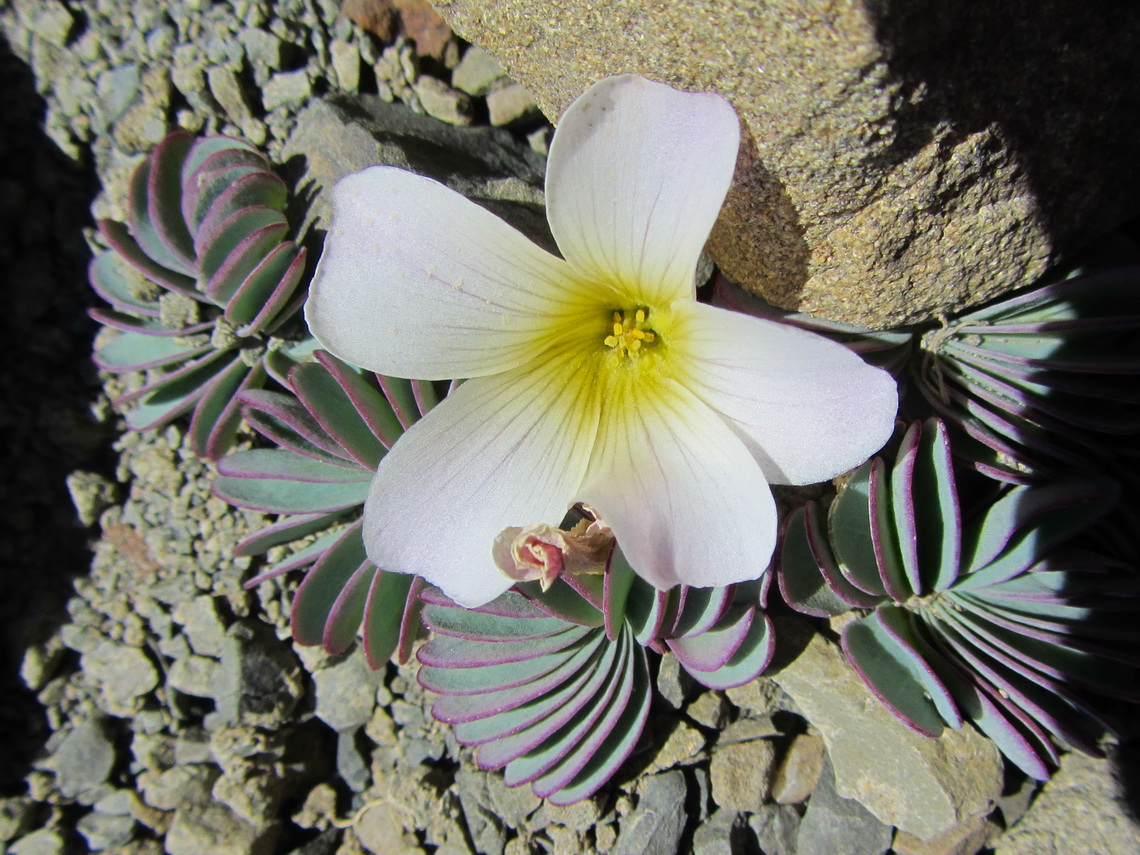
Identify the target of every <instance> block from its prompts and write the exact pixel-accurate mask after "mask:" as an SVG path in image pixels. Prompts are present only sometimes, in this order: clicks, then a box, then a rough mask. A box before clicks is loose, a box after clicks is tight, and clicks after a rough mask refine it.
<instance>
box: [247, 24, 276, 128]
mask: <svg viewBox="0 0 1140 855" xmlns="http://www.w3.org/2000/svg"><path fill="white" fill-rule="evenodd" d="M237 40H238V42H239V43H240V44H241V46H242V47H243V48H245V56H246V59H248V60H249V64H250V65H252V66H253V71H254V75H255V76H256V77H257V78H258V82H260V83H263V84H264V81H265V80H266V79H267V78H268V76H269V74H270V73H271V72H274V71H277V70H278V69H280V68H281V67H282V66H283V65H284V64H285V50H286V46H287V43H286V42H285V41H284V40H283V39H280V38H278V37H277V36H275V35H273V33H268V32H266V31H265V30H262V29H259V28H257V27H246V28H245V29H243V30H242V31H241V32H239V33H238V36H237ZM266 109H269V108H266Z"/></svg>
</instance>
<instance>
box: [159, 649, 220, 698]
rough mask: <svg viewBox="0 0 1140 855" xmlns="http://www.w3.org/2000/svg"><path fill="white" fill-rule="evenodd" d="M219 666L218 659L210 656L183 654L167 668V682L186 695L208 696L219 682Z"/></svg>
mask: <svg viewBox="0 0 1140 855" xmlns="http://www.w3.org/2000/svg"><path fill="white" fill-rule="evenodd" d="M219 667H220V666H219V664H218V660H216V659H210V658H209V657H208V656H193V655H190V656H183V657H182V658H181V659H176V660H175V661H174V662H173V663H171V665H170V668H169V669H167V672H166V682H167V684H168V685H169V686H170V687H171V688H173V689H177V690H178V691H180V692H182V694H184V695H193V696H194V697H197V698H208V697H211V694H210V693H211V692H212V691H213V690H214V686H215V685H216V683H217V679H218V668H219Z"/></svg>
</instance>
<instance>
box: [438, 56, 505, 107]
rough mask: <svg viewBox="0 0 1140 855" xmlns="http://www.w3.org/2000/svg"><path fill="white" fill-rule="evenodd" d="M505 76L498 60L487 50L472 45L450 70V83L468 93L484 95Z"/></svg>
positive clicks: (478, 95) (477, 95)
mask: <svg viewBox="0 0 1140 855" xmlns="http://www.w3.org/2000/svg"><path fill="white" fill-rule="evenodd" d="M506 76H507V73H506V72H505V71H503V67H502V66H501V65H499V61H498V60H497V59H495V58H494V57H493V56H491V54H489V53H487V51H485V50H483V49H482V48H480V47H475V46H474V45H472V46H471V47H469V48H467V51H466V53H464V54H463V59H461V60H459V65H457V66H455V71H453V72H451V85H452V86H454V87H455V88H456V89H459V90H460V91H462V92H466V93H467V94H468V95H474V96H476V97H480V96H482V95H486V94H487V93H488V92H490V91H491V89H493V88H494V87H495V84H497V83H499V82H500V81H502V80H503V79H504V78H505V77H506Z"/></svg>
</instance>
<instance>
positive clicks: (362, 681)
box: [313, 649, 383, 731]
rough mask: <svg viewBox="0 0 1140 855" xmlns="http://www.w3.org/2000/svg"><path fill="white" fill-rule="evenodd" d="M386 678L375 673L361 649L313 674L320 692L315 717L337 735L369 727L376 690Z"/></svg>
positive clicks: (377, 672)
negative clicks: (340, 732) (339, 732)
mask: <svg viewBox="0 0 1140 855" xmlns="http://www.w3.org/2000/svg"><path fill="white" fill-rule="evenodd" d="M381 682H383V674H382V673H381V672H379V671H373V670H372V669H371V668H369V667H368V663H366V662H365V661H364V656H363V654H362V653H361V651H360V650H359V649H357V650H354V651H353V652H352V653H351V654H350V655H349V656H347V657H345V658H344V659H343V660H341V661H340V662H338V663H337V664H336V665H333V666H331V667H328V668H322V669H321V670H319V671H317V672H316V673H315V674H313V683H314V684H315V686H316V691H317V708H316V715H317V718H319V719H320V720H321V721H323V722H324V723H325V724H327V725H328V726H329V727H331V728H332V729H333V730H336V731H344V730H356V729H358V728H360V727H363V726H364V725H366V724H368V721H369V720H370V719H371V718H372V708H373V707H374V706H375V705H376V686H377V684H379V683H381Z"/></svg>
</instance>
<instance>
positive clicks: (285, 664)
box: [211, 620, 304, 728]
mask: <svg viewBox="0 0 1140 855" xmlns="http://www.w3.org/2000/svg"><path fill="white" fill-rule="evenodd" d="M303 691H304V690H303V686H302V684H301V667H300V663H298V662H297V657H296V656H294V655H293V651H292V650H291V649H290V648H289V646H288V645H287V644H285V642H283V641H281V640H280V639H278V638H277V636H276V635H275V634H274V632H273V629H272V627H269V626H267V625H266V624H263V623H260V622H258V621H252V620H243V621H238V622H237V623H235V624H234V625H233V626H231V627H230V628H229V629H228V630H227V632H226V638H225V643H224V644H223V646H222V659H221V667H220V668H219V669H218V672H217V680H216V681H215V685H214V687H213V690H212V696H213V697H214V699H215V702H216V704H217V708H216V710H215V712H214V713H213V714H212V716H213V718H212V719H211V722H212V723H215V724H234V723H238V722H240V723H244V724H249V725H255V726H259V727H266V728H274V727H279V726H280V725H282V724H284V723H285V722H286V721H288V720H289V717H290V716H291V715H292V713H293V710H294V709H295V708H296V706H297V702H298V701H299V700H300V699H301V695H302V694H303Z"/></svg>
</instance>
